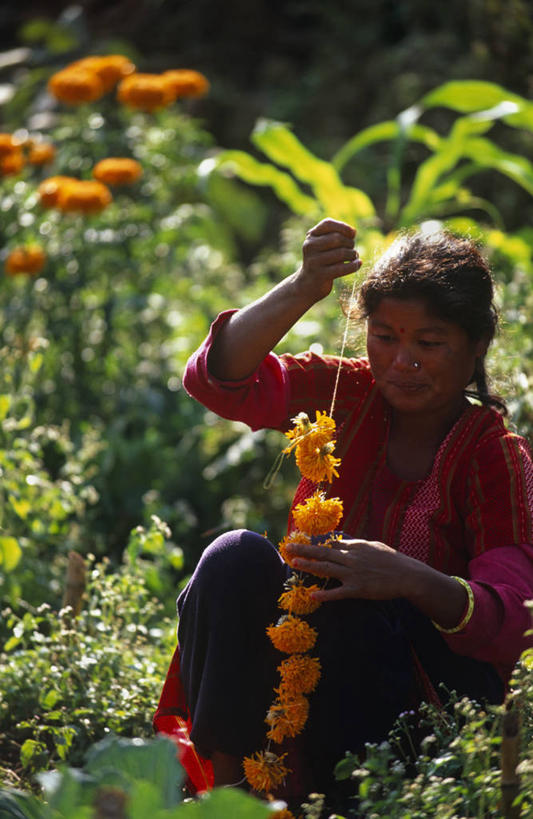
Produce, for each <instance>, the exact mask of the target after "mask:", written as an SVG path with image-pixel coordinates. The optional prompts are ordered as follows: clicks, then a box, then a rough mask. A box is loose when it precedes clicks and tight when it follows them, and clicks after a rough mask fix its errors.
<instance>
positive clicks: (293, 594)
mask: <svg viewBox="0 0 533 819" xmlns="http://www.w3.org/2000/svg"><path fill="white" fill-rule="evenodd" d="M318 590H319V586H317V585H316V583H313V584H312V585H311V586H306V585H305V584H304V582H303V581H302V580H299V581H297V582H295V583H293V584H291V587H290V588H289V589H288V590H287V591H286V592H283V594H282V595H281V597H280V598H279V600H278V603H279V606H280V608H282V609H285V611H288V612H289V614H312V613H313V612H314V611H316V610H317V609H318V608H319V606H320V602H319V601H317V600H313V598H312V597H311V595H312V593H313V592H314V591H318Z"/></svg>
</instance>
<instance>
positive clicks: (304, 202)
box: [216, 151, 316, 214]
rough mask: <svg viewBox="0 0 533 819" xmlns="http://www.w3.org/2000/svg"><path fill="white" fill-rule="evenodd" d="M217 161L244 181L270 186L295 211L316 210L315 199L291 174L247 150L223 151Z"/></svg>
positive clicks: (306, 211)
mask: <svg viewBox="0 0 533 819" xmlns="http://www.w3.org/2000/svg"><path fill="white" fill-rule="evenodd" d="M216 163H217V166H218V167H219V168H228V169H230V170H232V171H233V172H234V173H235V174H236V175H237V176H238V177H239V178H240V179H242V180H243V181H244V182H249V183H250V184H252V185H268V186H270V187H271V188H272V189H273V191H274V192H275V194H276V196H278V197H279V199H281V201H282V202H285V204H286V205H288V206H289V208H290V209H291V210H292V211H294V213H301V214H308V213H313V211H315V210H316V202H315V201H314V199H312V198H311V197H310V196H307V195H306V194H305V193H304V192H303V191H302V190H301V189H300V188H299V187H298V185H297V184H296V182H295V181H294V179H293V178H292V177H291V176H289V174H287V173H284V172H283V171H280V170H279V169H278V168H275V167H274V166H273V165H269V164H265V163H262V162H258V161H257V159H254V157H253V156H251V155H250V154H247V153H246V152H245V151H223V152H222V153H220V154H219V155H218V157H217V160H216Z"/></svg>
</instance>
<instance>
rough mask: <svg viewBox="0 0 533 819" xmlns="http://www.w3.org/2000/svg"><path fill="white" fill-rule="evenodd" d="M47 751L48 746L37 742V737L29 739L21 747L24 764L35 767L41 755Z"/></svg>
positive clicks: (21, 757)
mask: <svg viewBox="0 0 533 819" xmlns="http://www.w3.org/2000/svg"><path fill="white" fill-rule="evenodd" d="M45 752H46V747H45V745H43V743H42V742H37V741H36V740H35V739H27V740H26V741H25V742H24V743H23V744H22V747H21V749H20V761H21V763H22V765H23V766H24V767H25V768H27V767H33V766H34V764H35V763H37V762H38V761H39V757H41V755H42V754H43V753H45Z"/></svg>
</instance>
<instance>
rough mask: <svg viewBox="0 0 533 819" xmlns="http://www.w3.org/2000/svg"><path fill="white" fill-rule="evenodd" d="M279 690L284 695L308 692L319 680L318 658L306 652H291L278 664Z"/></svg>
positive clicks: (312, 689) (313, 688)
mask: <svg viewBox="0 0 533 819" xmlns="http://www.w3.org/2000/svg"><path fill="white" fill-rule="evenodd" d="M278 671H279V675H280V677H281V684H280V689H279V690H280V692H284V693H285V695H286V696H296V695H297V694H310V693H311V692H312V691H314V690H315V688H316V687H317V685H318V681H319V680H320V660H319V659H318V657H309V656H308V655H307V654H291V656H290V657H287V659H286V660H283V662H282V663H281V665H279V666H278Z"/></svg>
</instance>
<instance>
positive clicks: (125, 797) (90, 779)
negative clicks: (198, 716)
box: [0, 737, 272, 819]
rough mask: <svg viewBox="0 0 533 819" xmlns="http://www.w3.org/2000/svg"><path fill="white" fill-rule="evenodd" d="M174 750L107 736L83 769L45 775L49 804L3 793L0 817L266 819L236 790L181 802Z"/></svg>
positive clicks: (265, 810)
mask: <svg viewBox="0 0 533 819" xmlns="http://www.w3.org/2000/svg"><path fill="white" fill-rule="evenodd" d="M182 779H183V773H182V770H181V767H180V765H179V763H178V762H177V759H176V747H175V745H174V743H173V742H172V741H171V740H169V739H166V738H163V737H160V738H158V739H156V740H151V741H146V740H141V739H134V740H126V739H119V738H115V737H108V738H106V739H104V740H102V741H101V742H100V743H98V744H97V745H94V746H93V747H92V748H91V749H90V751H89V753H88V754H87V759H86V762H85V765H84V766H83V768H82V769H81V770H79V769H75V768H74V769H73V768H65V767H63V768H61V769H60V770H59V771H57V772H54V773H48V774H45V775H42V776H41V777H40V780H41V782H42V785H43V787H44V795H45V802H44V803H43V802H41V801H40V800H38V799H36V798H34V797H31V796H29V795H27V794H23V793H20V792H16V791H7V790H0V815H1V816H2V817H6V819H7V817H12V818H13V819H90V818H91V817H93V816H108V815H113V816H115V815H116V816H121V817H123V819H146V817H147V816H153V817H154V819H166V818H167V817H168V819H171V817H174V816H179V817H182V818H183V819H187V817H191V819H194V818H195V817H198V819H219V817H222V816H233V817H235V819H266V817H268V816H271V815H272V811H271V810H270V809H269V807H268V806H267V805H265V804H264V803H261V802H259V800H257V799H254V798H253V797H251V796H248V795H247V794H245V793H242V792H239V791H238V790H233V789H231V790H228V789H222V788H221V789H218V790H214V791H212V792H211V793H209V794H207V795H206V796H205V797H204V798H203V799H201V800H200V801H198V802H192V801H191V800H185V801H182V796H181V791H180V788H179V785H180V783H181V781H182Z"/></svg>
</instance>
